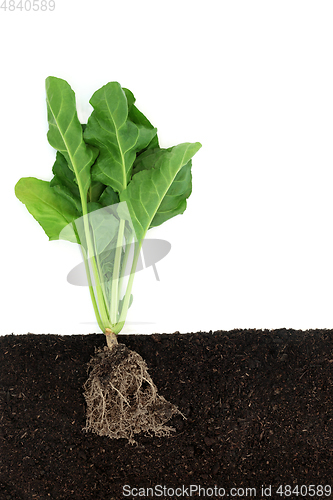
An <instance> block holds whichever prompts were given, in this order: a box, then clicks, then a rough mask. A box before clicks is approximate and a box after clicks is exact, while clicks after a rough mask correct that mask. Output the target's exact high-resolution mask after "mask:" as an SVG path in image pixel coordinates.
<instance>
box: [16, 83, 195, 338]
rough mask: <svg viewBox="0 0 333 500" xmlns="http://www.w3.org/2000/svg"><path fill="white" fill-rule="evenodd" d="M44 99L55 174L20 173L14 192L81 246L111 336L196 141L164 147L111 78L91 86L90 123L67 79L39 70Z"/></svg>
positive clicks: (176, 199)
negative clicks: (143, 249)
mask: <svg viewBox="0 0 333 500" xmlns="http://www.w3.org/2000/svg"><path fill="white" fill-rule="evenodd" d="M46 101H47V114H48V123H49V131H48V134H47V137H48V141H49V143H50V145H51V146H53V148H55V149H56V151H57V153H56V159H55V163H54V165H53V169H52V171H53V178H52V179H51V181H45V180H40V179H36V178H34V177H24V178H22V179H20V180H19V181H18V183H17V184H16V187H15V193H16V196H17V197H18V198H19V200H20V201H22V202H23V203H24V204H25V205H26V207H27V209H28V211H29V212H30V213H31V214H32V215H33V217H34V218H35V219H36V220H37V221H38V222H39V224H40V225H41V226H42V228H43V229H44V231H45V233H46V234H47V236H48V237H49V239H50V240H55V239H59V238H62V239H66V240H68V241H71V242H75V243H78V244H79V245H80V246H81V250H82V254H83V259H84V263H85V269H86V273H87V279H88V284H89V290H90V295H91V299H92V303H93V307H94V311H95V315H96V319H97V322H98V325H99V327H100V328H101V330H102V331H103V332H104V333H105V334H106V335H107V340H108V345H109V344H110V345H111V343H112V341H111V337H114V335H112V334H118V333H119V332H120V331H121V329H122V328H123V326H124V323H125V319H126V315H127V311H128V308H129V306H130V304H131V299H132V296H131V290H132V285H133V279H134V273H135V269H136V265H137V262H138V258H139V254H140V249H141V245H142V241H143V239H144V238H145V236H146V234H147V231H148V230H149V229H150V228H152V227H155V226H159V225H160V224H162V223H163V222H165V221H167V220H168V219H170V218H171V217H174V216H176V215H178V214H181V213H183V212H184V210H185V208H186V200H187V198H188V197H189V195H190V194H191V189H192V184H191V158H192V157H193V155H194V154H195V153H196V152H197V151H198V150H199V149H200V147H201V144H200V143H198V142H197V143H183V144H179V145H178V146H174V147H171V148H167V149H163V148H161V147H160V146H159V141H158V137H157V130H156V128H154V127H153V126H152V124H151V123H150V122H149V121H148V119H147V118H146V117H145V116H144V115H143V114H142V113H141V112H140V111H139V110H138V108H137V107H136V106H135V105H134V103H135V98H134V96H133V94H132V92H130V91H129V90H128V89H124V88H122V87H121V86H120V84H119V83H117V82H110V83H108V84H106V85H105V86H103V87H102V88H101V89H99V90H97V91H96V92H95V93H94V94H93V96H92V98H91V100H90V103H91V105H92V107H93V111H92V113H91V116H90V117H89V119H88V122H87V124H81V123H80V121H79V119H78V115H77V110H76V103H75V94H74V92H73V90H72V89H71V87H70V86H69V84H68V83H67V82H66V81H65V80H62V79H60V78H55V77H48V78H47V79H46ZM131 249H132V260H131V261H129V255H130V252H131ZM129 262H130V264H131V265H130V272H129V274H128V276H129V277H128V280H127V284H126V287H125V289H123V288H124V286H123V285H124V277H125V274H126V271H125V269H126V268H127V267H128V263H129Z"/></svg>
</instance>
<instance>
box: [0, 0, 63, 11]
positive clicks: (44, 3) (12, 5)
mask: <svg viewBox="0 0 333 500" xmlns="http://www.w3.org/2000/svg"><path fill="white" fill-rule="evenodd" d="M0 9H1V10H2V11H9V12H15V11H21V12H22V11H25V12H30V11H31V12H37V11H41V12H47V11H50V12H52V11H53V10H54V9H55V0H19V1H15V0H3V2H2V3H1V4H0ZM1 10H0V11H1Z"/></svg>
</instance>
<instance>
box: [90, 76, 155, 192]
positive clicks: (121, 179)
mask: <svg viewBox="0 0 333 500" xmlns="http://www.w3.org/2000/svg"><path fill="white" fill-rule="evenodd" d="M90 104H91V105H92V106H93V108H94V111H93V112H92V114H91V116H90V118H89V120H88V123H87V127H86V129H85V131H84V139H85V141H86V142H87V143H88V144H91V145H93V146H96V147H97V148H98V149H99V151H100V154H99V156H98V158H97V160H96V162H95V164H94V166H93V168H92V178H93V179H94V180H97V181H100V182H102V183H103V184H105V185H106V186H111V187H112V189H113V190H114V191H116V192H118V193H120V192H121V191H123V190H124V189H126V186H127V184H128V182H129V181H130V178H131V175H132V166H133V163H134V160H135V158H136V153H137V152H139V151H141V150H142V149H143V148H145V147H146V146H147V145H148V144H149V142H150V141H151V140H152V138H153V137H154V135H155V134H156V129H149V128H146V127H144V126H140V127H138V126H137V125H135V124H134V123H133V122H132V121H131V120H129V119H128V103H127V99H126V95H125V93H124V91H123V90H122V88H121V86H120V85H119V83H117V82H110V83H108V84H107V85H104V87H102V88H101V89H99V90H97V91H96V92H95V93H94V95H93V96H92V98H91V99H90Z"/></svg>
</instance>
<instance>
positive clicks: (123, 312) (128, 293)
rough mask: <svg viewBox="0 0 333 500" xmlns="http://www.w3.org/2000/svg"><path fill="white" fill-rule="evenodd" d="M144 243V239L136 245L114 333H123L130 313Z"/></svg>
mask: <svg viewBox="0 0 333 500" xmlns="http://www.w3.org/2000/svg"><path fill="white" fill-rule="evenodd" d="M142 242H143V239H142V240H139V241H137V242H136V243H135V250H134V257H133V263H132V268H131V274H130V277H129V279H128V283H127V288H126V293H125V297H124V302H123V307H122V309H121V314H120V318H119V321H118V323H117V325H116V327H115V328H113V331H114V333H119V332H120V331H121V329H122V328H123V326H124V323H125V319H126V315H127V311H128V306H129V301H130V297H131V292H132V286H133V281H134V276H135V270H136V266H137V263H138V259H139V256H140V251H141V246H142Z"/></svg>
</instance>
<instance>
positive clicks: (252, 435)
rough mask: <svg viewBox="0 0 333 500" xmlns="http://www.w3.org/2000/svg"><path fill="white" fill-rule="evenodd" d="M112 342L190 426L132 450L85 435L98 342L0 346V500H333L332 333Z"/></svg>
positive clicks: (12, 341)
mask: <svg viewBox="0 0 333 500" xmlns="http://www.w3.org/2000/svg"><path fill="white" fill-rule="evenodd" d="M119 342H122V343H124V344H125V345H126V346H127V347H128V348H129V349H132V350H134V351H136V352H138V353H139V354H140V355H141V356H142V357H143V359H144V360H145V361H146V363H147V365H148V369H149V373H150V375H151V377H152V379H153V381H154V383H155V384H156V386H157V388H158V391H159V394H160V395H161V396H164V397H165V398H166V400H168V401H170V402H172V403H173V404H175V405H176V406H178V408H179V410H180V411H181V412H182V413H183V415H185V417H186V419H184V418H183V417H182V416H181V415H176V416H174V417H173V418H172V419H171V420H170V421H169V423H170V425H172V426H173V427H174V429H175V432H173V434H172V435H171V436H170V437H151V436H146V435H144V434H139V435H136V441H137V443H136V444H135V445H131V444H129V443H128V440H126V439H123V438H121V439H113V440H111V439H110V438H108V437H106V436H102V437H101V436H98V435H96V434H93V433H91V432H84V431H83V428H84V426H85V423H86V422H85V409H86V406H85V400H84V396H83V385H84V383H85V382H86V380H87V363H88V362H89V360H90V358H91V357H92V356H93V355H94V353H95V348H102V347H104V345H105V337H104V335H95V334H92V335H71V336H58V335H33V334H27V335H6V336H3V337H0V500H16V499H20V500H21V499H29V500H30V499H35V498H36V499H38V500H45V499H50V498H51V499H57V500H62V499H64V500H70V499H80V500H90V499H94V500H99V499H101V500H102V499H106V500H120V499H124V498H130V499H133V498H163V499H171V498H174V499H176V498H189V497H190V495H192V498H195V497H198V496H199V493H198V492H197V493H195V488H197V489H198V488H199V487H200V488H201V490H200V495H201V497H204V493H205V495H206V498H208V497H209V498H214V499H215V498H222V496H223V494H224V496H225V497H228V496H232V495H233V494H236V496H243V497H249V496H252V497H254V496H255V497H256V498H280V499H284V498H289V499H290V498H303V499H304V498H306V499H309V498H331V497H333V495H331V494H330V490H329V486H330V487H331V488H332V492H333V331H332V330H309V331H295V330H286V329H281V330H233V331H229V332H223V331H217V332H209V333H204V332H199V333H190V334H179V333H178V332H177V333H175V334H161V335H160V334H153V335H122V334H120V335H119ZM125 485H127V487H126V488H124V487H125ZM159 485H160V488H159V487H158V486H159ZM190 485H192V490H190V489H189V488H190ZM288 485H289V486H288ZM311 485H313V486H311ZM280 487H281V488H280ZM123 488H124V489H123ZM130 488H132V490H130ZM134 488H136V489H134ZM148 488H152V489H150V490H149V489H148ZM163 488H164V489H163ZM223 488H225V492H224V490H223ZM230 488H236V490H235V491H233V492H232V491H231V490H230ZM246 488H256V491H254V490H252V491H251V492H250V491H249V490H248V491H246ZM262 488H266V490H265V491H264V493H265V495H264V494H263V491H262ZM269 488H271V490H269ZM296 488H298V490H297V489H296ZM270 491H271V494H270V495H269V492H270ZM297 492H298V493H297ZM153 493H154V494H153ZM160 493H162V494H160ZM279 493H280V494H279Z"/></svg>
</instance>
